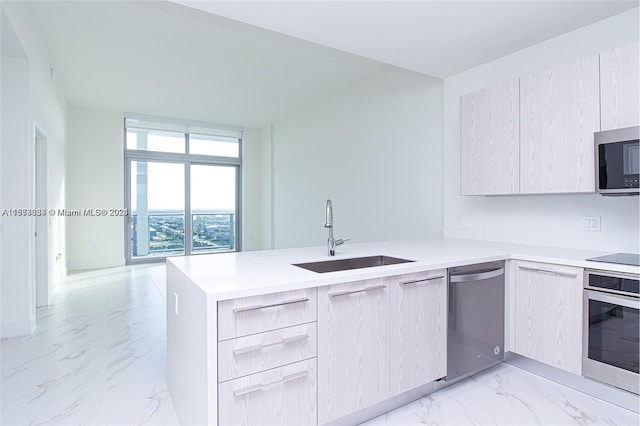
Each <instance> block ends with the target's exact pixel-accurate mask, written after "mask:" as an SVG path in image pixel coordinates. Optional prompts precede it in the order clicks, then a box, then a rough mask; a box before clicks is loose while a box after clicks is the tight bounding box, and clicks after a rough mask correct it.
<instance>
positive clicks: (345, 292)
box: [329, 284, 387, 297]
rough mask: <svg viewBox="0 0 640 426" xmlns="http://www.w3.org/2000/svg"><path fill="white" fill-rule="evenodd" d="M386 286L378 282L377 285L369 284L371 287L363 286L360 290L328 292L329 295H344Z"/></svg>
mask: <svg viewBox="0 0 640 426" xmlns="http://www.w3.org/2000/svg"><path fill="white" fill-rule="evenodd" d="M386 287H387V286H386V285H384V284H379V285H374V286H371V287H366V288H363V289H361V290H346V291H337V292H335V293H329V297H336V296H346V295H347V294H354V293H362V292H363V291H369V290H378V289H380V288H386Z"/></svg>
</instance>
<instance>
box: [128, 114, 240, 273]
mask: <svg viewBox="0 0 640 426" xmlns="http://www.w3.org/2000/svg"><path fill="white" fill-rule="evenodd" d="M241 142H242V133H241V132H239V131H235V130H221V129H216V128H213V127H207V126H205V125H202V124H198V125H192V124H184V123H179V122H165V121H151V120H148V119H140V118H133V117H127V118H126V119H125V162H126V165H125V174H126V176H125V182H126V200H125V202H126V205H127V208H128V209H129V212H130V214H129V217H128V222H127V223H126V226H125V233H126V238H125V241H126V247H125V251H126V259H127V262H128V263H135V262H146V261H155V260H162V259H164V258H165V257H167V256H177V255H185V254H195V253H216V252H228V251H237V250H239V249H240V248H239V241H240V238H239V237H240V236H239V230H240V220H239V218H240V196H239V194H240V166H241V162H242V159H241V152H242V150H241Z"/></svg>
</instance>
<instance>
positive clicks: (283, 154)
mask: <svg viewBox="0 0 640 426" xmlns="http://www.w3.org/2000/svg"><path fill="white" fill-rule="evenodd" d="M272 138H273V141H272V142H273V150H274V151H273V165H272V166H273V177H274V181H273V212H274V213H273V221H274V228H273V244H274V246H275V247H277V248H281V247H298V246H316V245H324V244H325V243H326V239H327V230H326V229H325V228H324V227H323V225H324V220H325V217H324V214H325V213H324V212H325V201H326V200H327V199H328V198H330V199H332V200H333V206H334V223H335V238H351V240H352V241H353V242H362V241H376V240H378V241H380V240H393V239H410V238H425V237H429V236H440V235H441V232H442V173H443V166H442V80H440V79H436V78H431V77H427V76H424V75H420V74H417V73H413V72H409V71H403V70H399V69H391V68H390V69H388V70H386V71H383V72H381V73H379V74H377V75H376V76H374V77H372V78H370V79H368V80H366V81H363V82H360V83H358V84H356V85H354V86H352V87H351V88H348V89H346V90H343V91H340V92H338V93H336V94H334V95H333V96H330V97H328V98H326V99H324V100H323V101H320V102H318V103H316V104H313V105H311V106H309V107H307V108H305V109H303V110H301V111H298V112H297V113H294V114H292V115H291V116H289V117H287V118H286V119H284V120H282V121H279V122H276V123H274V125H273V135H272Z"/></svg>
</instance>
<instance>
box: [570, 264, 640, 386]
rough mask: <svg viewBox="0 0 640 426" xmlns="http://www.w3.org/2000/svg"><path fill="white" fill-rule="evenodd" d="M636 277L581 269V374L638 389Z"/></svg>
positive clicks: (639, 308)
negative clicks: (582, 272) (582, 327)
mask: <svg viewBox="0 0 640 426" xmlns="http://www.w3.org/2000/svg"><path fill="white" fill-rule="evenodd" d="M639 283H640V277H639V276H638V275H634V274H622V273H617V272H605V271H598V270H589V269H587V270H585V273H584V334H583V352H582V353H583V360H582V361H583V362H582V373H583V375H584V376H585V377H588V378H591V379H595V380H599V381H601V382H605V383H608V384H610V385H613V386H616V387H619V388H622V389H625V390H627V391H630V392H633V393H636V394H638V393H639V392H640V374H639V364H640V362H639V360H640V351H639V349H640V328H639V325H638V324H639V323H638V315H639V313H640V298H639V297H640V295H639Z"/></svg>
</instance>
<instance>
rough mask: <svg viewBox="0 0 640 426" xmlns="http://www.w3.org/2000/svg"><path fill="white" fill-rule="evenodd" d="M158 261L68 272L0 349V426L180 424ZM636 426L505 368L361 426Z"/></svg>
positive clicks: (602, 405)
mask: <svg viewBox="0 0 640 426" xmlns="http://www.w3.org/2000/svg"><path fill="white" fill-rule="evenodd" d="M165 328H166V327H165V274H164V265H162V264H160V265H157V264H156V265H138V266H127V267H119V268H110V269H104V270H99V271H88V272H82V273H77V274H71V275H69V276H68V277H67V279H66V281H65V283H64V284H63V285H62V287H61V289H60V291H59V292H58V294H57V295H56V297H55V298H54V300H53V302H52V304H51V305H50V306H48V307H45V308H39V309H38V310H37V328H36V331H35V333H34V334H33V335H31V336H25V337H14V338H6V339H2V341H1V343H0V363H1V365H0V380H1V383H0V425H6V426H13V425H16V426H17V425H20V426H22V425H69V426H71V425H122V426H124V425H176V424H178V420H177V417H176V414H175V410H174V407H173V404H172V402H171V398H170V396H169V394H168V391H167V384H166V373H165V371H166V336H165ZM365 424H366V425H368V426H378V425H403V426H404V425H407V426H408V425H424V424H431V425H471V424H474V425H488V424H491V425H534V424H541V425H591V424H593V425H596V424H603V425H625V426H626V425H638V424H640V416H639V415H638V414H637V413H634V412H631V411H628V410H625V409H623V408H620V407H617V406H615V405H612V404H609V403H606V402H603V401H600V400H598V399H595V398H593V397H590V396H588V395H585V394H583V393H580V392H577V391H575V390H572V389H569V388H566V387H564V386H562V385H558V384H556V383H553V382H551V381H549V380H546V379H543V378H541V377H538V376H536V375H533V374H531V373H528V372H526V371H523V370H521V369H518V368H516V367H513V366H511V365H508V364H502V365H499V366H497V367H494V368H493V369H491V370H488V371H486V372H483V373H480V374H478V375H476V376H474V377H472V378H469V379H467V380H464V381H462V382H460V383H458V384H456V385H454V386H451V387H449V388H445V389H442V390H440V391H438V392H435V393H433V394H431V395H429V396H426V397H424V398H422V399H420V400H418V401H415V402H413V403H411V404H408V405H406V406H404V407H401V408H399V409H397V410H395V411H392V412H389V413H387V414H385V415H383V416H380V417H378V418H376V419H373V420H371V421H369V422H367V423H365Z"/></svg>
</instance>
